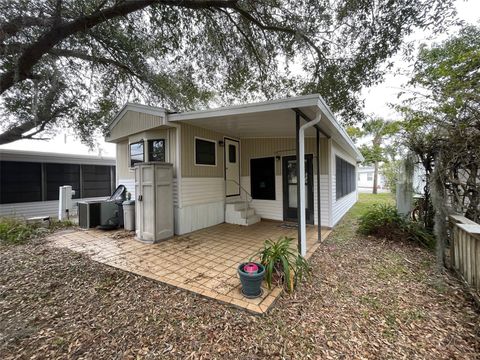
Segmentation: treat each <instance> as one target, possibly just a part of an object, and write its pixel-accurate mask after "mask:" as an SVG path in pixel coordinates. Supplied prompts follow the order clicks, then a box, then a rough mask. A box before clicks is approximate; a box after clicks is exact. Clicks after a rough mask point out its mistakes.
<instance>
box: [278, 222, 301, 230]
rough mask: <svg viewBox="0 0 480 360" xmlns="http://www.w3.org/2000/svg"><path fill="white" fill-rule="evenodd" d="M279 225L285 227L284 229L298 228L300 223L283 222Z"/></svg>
mask: <svg viewBox="0 0 480 360" xmlns="http://www.w3.org/2000/svg"><path fill="white" fill-rule="evenodd" d="M278 226H279V227H281V228H283V229H297V228H298V224H295V223H281V224H280V225H278Z"/></svg>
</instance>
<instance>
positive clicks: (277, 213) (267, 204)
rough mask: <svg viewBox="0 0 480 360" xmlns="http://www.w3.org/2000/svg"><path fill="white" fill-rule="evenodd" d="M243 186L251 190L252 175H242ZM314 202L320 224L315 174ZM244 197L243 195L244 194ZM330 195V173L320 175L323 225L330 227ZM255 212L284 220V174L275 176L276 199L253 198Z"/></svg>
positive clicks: (265, 216) (269, 217)
mask: <svg viewBox="0 0 480 360" xmlns="http://www.w3.org/2000/svg"><path fill="white" fill-rule="evenodd" d="M241 184H242V187H243V188H244V189H245V190H247V191H248V192H249V193H250V192H251V191H250V190H251V186H250V176H242V177H241ZM313 186H314V187H313V202H314V221H315V225H318V216H317V203H318V201H317V176H316V175H314V184H313ZM242 199H243V196H242ZM329 204H330V201H329V196H328V175H320V206H321V209H320V213H321V216H322V218H321V222H322V226H325V227H328V226H329V224H330V208H329ZM250 205H251V207H253V208H254V209H255V212H256V213H257V214H258V215H260V217H261V218H262V219H269V220H278V221H283V178H282V176H278V175H277V176H275V200H256V199H253V200H252V202H251V203H250Z"/></svg>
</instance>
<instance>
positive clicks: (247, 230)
mask: <svg viewBox="0 0 480 360" xmlns="http://www.w3.org/2000/svg"><path fill="white" fill-rule="evenodd" d="M329 233H330V230H329V229H322V239H325V238H326V237H327V236H328V234H329ZM280 236H289V237H292V238H296V237H297V229H296V228H295V227H284V226H282V223H280V222H273V221H261V222H259V223H256V224H254V225H251V226H240V225H232V224H226V223H223V224H219V225H215V226H212V227H209V228H206V229H202V230H198V231H195V232H192V233H189V234H186V235H181V236H175V237H173V238H171V239H169V240H166V241H163V242H160V243H157V244H146V243H143V242H140V241H138V240H136V239H135V237H134V235H133V233H127V232H125V231H109V232H105V231H100V230H78V231H73V232H72V231H70V232H62V233H57V234H55V235H53V236H52V237H50V240H51V245H52V246H54V247H62V248H68V249H71V250H73V251H77V252H81V253H85V254H87V255H88V256H90V257H91V259H92V260H95V261H98V262H101V263H104V264H107V265H110V266H113V267H116V268H119V269H122V270H125V271H129V272H132V273H135V274H138V275H141V276H145V277H148V278H151V279H154V280H157V281H161V282H163V283H166V284H169V285H172V286H176V287H179V288H182V289H185V290H188V291H192V292H195V293H197V294H200V295H203V296H206V297H209V298H212V299H216V300H218V301H221V302H224V303H227V304H231V305H234V306H237V307H240V308H243V309H246V310H248V311H251V312H253V313H256V314H263V313H265V312H267V311H268V309H269V308H270V307H271V306H272V305H273V303H274V302H275V300H276V299H277V298H278V296H279V295H280V294H281V292H282V289H281V288H280V287H275V288H273V289H271V290H268V288H267V287H266V286H263V295H262V296H261V297H259V298H257V299H247V298H245V297H243V295H242V294H241V292H240V289H241V285H240V279H239V278H238V274H237V266H238V264H240V263H241V262H245V261H248V259H249V258H250V257H251V256H252V255H254V254H255V253H256V252H257V251H258V250H259V249H260V248H261V247H262V245H263V242H264V240H266V239H274V240H276V239H278V238H279V237H280ZM318 246H319V243H318V242H317V228H316V227H314V226H309V227H308V228H307V249H308V254H307V258H308V257H310V256H311V254H312V253H313V252H314V251H315V250H316V249H317V247H318ZM212 264H216V265H215V266H212Z"/></svg>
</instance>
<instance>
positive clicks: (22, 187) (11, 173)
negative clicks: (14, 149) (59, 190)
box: [0, 161, 42, 204]
mask: <svg viewBox="0 0 480 360" xmlns="http://www.w3.org/2000/svg"><path fill="white" fill-rule="evenodd" d="M41 200H42V167H41V164H40V163H30V162H20V161H0V204H11V203H20V202H30V201H41Z"/></svg>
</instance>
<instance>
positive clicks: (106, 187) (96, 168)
mask: <svg viewBox="0 0 480 360" xmlns="http://www.w3.org/2000/svg"><path fill="white" fill-rule="evenodd" d="M110 168H111V167H110V166H102V165H82V176H83V194H82V196H83V197H85V198H89V197H101V196H109V195H111V192H112V191H111V189H110V186H111V181H110Z"/></svg>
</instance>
